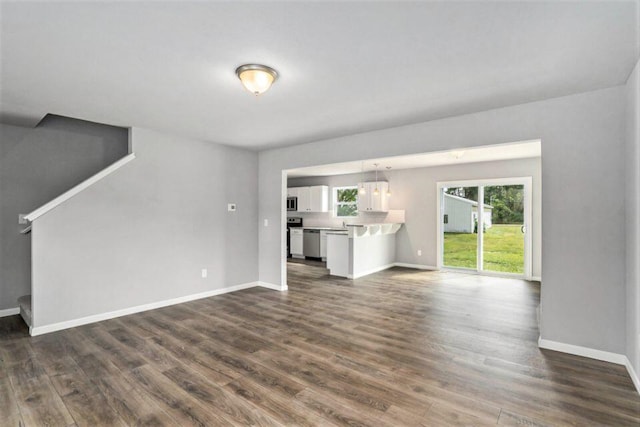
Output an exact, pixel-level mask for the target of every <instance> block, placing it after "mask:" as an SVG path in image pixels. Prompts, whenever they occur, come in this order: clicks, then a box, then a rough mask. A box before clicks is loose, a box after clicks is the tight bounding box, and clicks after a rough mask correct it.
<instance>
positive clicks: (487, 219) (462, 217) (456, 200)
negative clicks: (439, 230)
mask: <svg viewBox="0 0 640 427" xmlns="http://www.w3.org/2000/svg"><path fill="white" fill-rule="evenodd" d="M483 211H484V212H483V215H482V218H483V219H482V221H483V222H484V226H485V228H491V213H492V211H493V206H490V205H484V209H483ZM477 220H478V202H474V201H473V200H469V199H465V198H463V197H458V196H454V195H452V194H446V193H445V194H444V232H445V233H473V230H474V228H475V224H476V221H477Z"/></svg>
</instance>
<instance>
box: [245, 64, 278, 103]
mask: <svg viewBox="0 0 640 427" xmlns="http://www.w3.org/2000/svg"><path fill="white" fill-rule="evenodd" d="M236 75H237V76H238V78H239V79H240V81H241V82H242V85H243V86H244V87H245V88H246V89H247V90H248V91H249V92H251V93H253V94H254V95H256V96H258V95H260V94H262V93H265V92H266V91H268V90H269V88H270V87H271V85H272V84H273V82H275V81H276V79H277V78H278V72H277V71H276V70H274V69H273V68H271V67H267V66H266V65H260V64H245V65H241V66H239V67H238V68H236Z"/></svg>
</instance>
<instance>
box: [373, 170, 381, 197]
mask: <svg viewBox="0 0 640 427" xmlns="http://www.w3.org/2000/svg"><path fill="white" fill-rule="evenodd" d="M373 165H374V166H375V167H376V189H375V190H374V191H373V195H374V196H378V195H380V191H379V190H378V165H379V164H378V163H374V164H373Z"/></svg>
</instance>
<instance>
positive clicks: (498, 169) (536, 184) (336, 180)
mask: <svg viewBox="0 0 640 427" xmlns="http://www.w3.org/2000/svg"><path fill="white" fill-rule="evenodd" d="M379 175H380V179H384V180H386V181H389V183H390V185H391V190H392V195H391V198H390V199H389V209H401V210H404V211H405V220H406V222H405V225H404V226H403V227H402V228H401V229H400V230H399V231H398V234H397V235H396V262H402V263H407V264H419V265H423V266H431V267H433V266H435V265H437V250H438V248H437V221H438V216H437V212H436V198H437V190H436V184H437V182H438V181H459V180H467V179H491V178H509V177H520V176H531V177H532V178H533V189H532V190H533V191H532V193H533V194H532V199H533V212H532V217H533V218H532V219H533V221H532V222H533V223H532V224H531V227H530V229H531V233H532V237H533V239H532V249H533V253H532V273H533V276H537V277H540V276H541V271H542V268H541V263H542V252H541V245H542V241H541V240H542V227H541V225H542V218H541V216H542V207H541V183H542V182H541V165H540V158H531V159H519V160H505V161H496V162H481V163H466V164H461V165H447V166H438V167H429V168H416V169H404V170H392V171H389V172H387V171H385V172H383V173H381V174H379ZM364 179H366V180H367V181H372V180H373V175H371V174H367V175H365V177H364ZM362 180H363V177H362V175H361V174H351V175H336V176H318V177H305V178H292V179H289V180H288V186H290V187H296V186H305V185H328V186H330V187H332V188H333V187H340V186H346V185H356V184H357V183H358V182H361V181H362ZM288 214H291V215H289V216H297V215H299V216H301V217H303V218H305V219H306V222H305V224H308V225H315V224H314V223H313V222H314V221H323V220H326V219H328V218H331V217H332V216H333V213H332V212H329V213H304V212H303V213H298V212H290V213H288ZM361 215H365V216H366V215H368V214H366V213H365V214H361ZM341 221H342V218H340V219H339V220H338V221H337V222H338V223H339V222H341ZM318 225H320V224H318ZM418 249H421V250H422V256H418V255H417V251H418Z"/></svg>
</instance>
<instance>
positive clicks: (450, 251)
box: [438, 178, 531, 277]
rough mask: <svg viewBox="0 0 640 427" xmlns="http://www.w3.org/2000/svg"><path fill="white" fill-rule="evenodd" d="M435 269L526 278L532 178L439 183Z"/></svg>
mask: <svg viewBox="0 0 640 427" xmlns="http://www.w3.org/2000/svg"><path fill="white" fill-rule="evenodd" d="M438 195H439V197H438V202H439V203H438V209H439V218H440V220H439V227H438V228H439V232H438V240H439V247H440V256H439V259H438V266H439V267H443V268H452V269H464V270H471V271H476V272H480V273H482V272H486V273H493V274H506V275H514V276H524V277H530V276H531V271H530V265H531V262H530V252H531V250H530V238H529V230H528V224H530V219H531V178H507V179H498V180H478V181H459V182H446V183H439V184H438Z"/></svg>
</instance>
